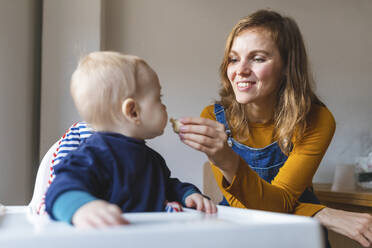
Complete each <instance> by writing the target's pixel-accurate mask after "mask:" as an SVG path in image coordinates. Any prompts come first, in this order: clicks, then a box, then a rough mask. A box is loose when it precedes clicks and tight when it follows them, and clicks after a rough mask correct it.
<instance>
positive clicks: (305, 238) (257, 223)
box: [0, 206, 323, 248]
mask: <svg viewBox="0 0 372 248" xmlns="http://www.w3.org/2000/svg"><path fill="white" fill-rule="evenodd" d="M124 216H125V218H127V219H128V220H129V221H130V222H131V224H130V225H127V226H120V227H114V228H102V229H90V230H82V229H77V228H74V227H73V226H70V225H68V224H65V223H61V222H55V221H52V220H50V219H49V217H48V216H46V215H45V216H36V215H32V214H29V213H28V208H27V207H25V206H8V207H6V212H5V214H4V215H2V216H0V247H4V248H5V247H6V248H11V247H27V248H33V247H35V248H43V247H46V248H50V247H53V248H58V247H61V248H62V247H63V248H65V247H69V248H74V247H89V248H94V247H110V248H115V247H120V248H126V247H130V248H132V247H141V248H149V247H161V248H165V247H177V248H191V247H192V248H198V247H203V248H205V247H213V248H219V247H221V248H222V247H223V248H225V247H234V248H237V247H296V248H297V247H302V248H307V247H309V248H310V247H311V248H317V247H323V246H322V243H323V242H322V238H323V236H322V233H321V228H320V225H319V224H318V222H317V221H315V220H313V219H311V218H306V217H300V216H293V215H287V214H278V213H271V212H265V211H257V210H244V209H237V208H231V207H223V206H218V214H216V215H206V214H203V213H200V212H198V211H195V210H189V209H186V211H185V212H181V213H128V214H124Z"/></svg>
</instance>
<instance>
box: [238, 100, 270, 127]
mask: <svg viewBox="0 0 372 248" xmlns="http://www.w3.org/2000/svg"><path fill="white" fill-rule="evenodd" d="M245 111H246V113H247V115H248V120H249V122H252V123H258V124H266V123H269V122H271V121H272V119H273V116H274V103H269V102H264V103H260V104H258V103H248V104H247V105H246V108H245Z"/></svg>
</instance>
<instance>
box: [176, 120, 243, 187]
mask: <svg viewBox="0 0 372 248" xmlns="http://www.w3.org/2000/svg"><path fill="white" fill-rule="evenodd" d="M180 122H181V123H182V125H181V126H180V130H179V136H180V138H181V141H182V142H183V143H185V144H186V145H188V146H190V147H191V148H194V149H196V150H198V151H201V152H203V153H205V154H206V155H207V157H208V159H209V161H210V162H212V163H213V164H214V165H216V166H217V167H219V168H220V169H221V171H222V173H223V175H224V177H225V178H226V179H227V181H229V182H230V183H231V181H232V179H233V177H234V176H235V173H236V171H237V169H238V163H239V155H238V154H236V153H235V152H234V151H233V150H232V149H231V147H229V146H228V144H227V138H228V137H227V134H226V132H225V126H224V125H223V124H221V123H219V122H217V121H214V120H210V119H207V118H201V117H186V118H182V119H180Z"/></svg>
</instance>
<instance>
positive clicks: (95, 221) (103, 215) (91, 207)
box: [72, 200, 129, 228]
mask: <svg viewBox="0 0 372 248" xmlns="http://www.w3.org/2000/svg"><path fill="white" fill-rule="evenodd" d="M72 224H74V226H76V227H80V228H87V227H88V228H92V227H93V228H98V227H105V226H117V225H126V224H129V222H128V221H127V220H126V219H124V218H123V216H122V211H121V209H120V208H119V207H118V206H116V205H115V204H110V203H108V202H106V201H103V200H95V201H91V202H88V203H87V204H85V205H83V206H81V207H80V208H79V209H78V210H77V211H76V212H75V214H74V215H73V216H72Z"/></svg>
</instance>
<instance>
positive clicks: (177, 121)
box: [169, 118, 182, 133]
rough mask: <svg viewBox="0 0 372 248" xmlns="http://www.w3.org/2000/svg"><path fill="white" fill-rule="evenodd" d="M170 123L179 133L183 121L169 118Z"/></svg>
mask: <svg viewBox="0 0 372 248" xmlns="http://www.w3.org/2000/svg"><path fill="white" fill-rule="evenodd" d="M169 121H170V123H172V128H173V131H174V132H175V133H179V131H180V126H181V125H182V124H181V122H180V121H179V120H177V119H173V118H170V119H169Z"/></svg>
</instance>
